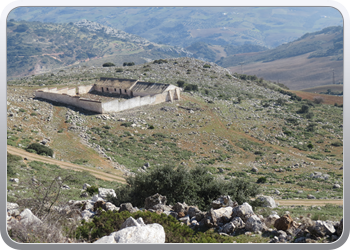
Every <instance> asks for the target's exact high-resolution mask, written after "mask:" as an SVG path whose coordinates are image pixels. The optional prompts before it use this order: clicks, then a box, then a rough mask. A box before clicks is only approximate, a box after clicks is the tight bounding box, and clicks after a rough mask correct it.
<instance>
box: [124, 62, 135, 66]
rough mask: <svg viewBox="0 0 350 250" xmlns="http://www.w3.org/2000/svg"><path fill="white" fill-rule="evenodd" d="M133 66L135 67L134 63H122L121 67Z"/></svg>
mask: <svg viewBox="0 0 350 250" xmlns="http://www.w3.org/2000/svg"><path fill="white" fill-rule="evenodd" d="M133 65H135V63H134V62H124V63H123V66H133Z"/></svg>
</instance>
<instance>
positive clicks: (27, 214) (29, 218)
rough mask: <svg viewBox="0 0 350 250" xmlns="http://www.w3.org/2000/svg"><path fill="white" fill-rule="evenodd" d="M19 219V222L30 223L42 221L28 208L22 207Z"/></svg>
mask: <svg viewBox="0 0 350 250" xmlns="http://www.w3.org/2000/svg"><path fill="white" fill-rule="evenodd" d="M20 216H21V220H20V222H21V223H23V224H27V223H28V224H31V223H39V224H41V223H42V221H41V220H40V219H39V218H38V217H36V216H35V215H34V214H33V213H32V211H30V210H29V209H28V208H26V209H24V210H23V211H22V213H21V214H20Z"/></svg>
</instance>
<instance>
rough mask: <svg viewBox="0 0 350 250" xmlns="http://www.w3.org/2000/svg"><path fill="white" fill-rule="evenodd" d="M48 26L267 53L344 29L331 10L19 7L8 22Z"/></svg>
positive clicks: (307, 8) (312, 8) (333, 10)
mask: <svg viewBox="0 0 350 250" xmlns="http://www.w3.org/2000/svg"><path fill="white" fill-rule="evenodd" d="M10 19H15V20H26V21H41V22H51V23H68V22H77V21H80V20H82V19H88V20H90V21H94V22H97V23H100V24H103V25H106V26H109V27H111V28H115V29H119V30H123V31H125V32H128V33H130V34H134V35H138V36H140V37H144V38H145V39H147V40H149V41H152V42H155V43H162V44H168V45H173V46H180V47H184V48H185V47H188V46H190V45H191V44H193V43H195V42H203V43H206V44H208V45H209V44H210V45H220V46H226V45H233V46H242V45H244V44H253V45H260V46H265V47H268V48H274V47H277V46H279V45H281V44H283V43H285V42H291V41H293V40H295V39H297V38H299V37H301V36H302V35H303V34H305V33H307V32H315V31H317V30H321V29H323V28H325V27H328V26H337V25H343V18H342V15H341V14H340V12H339V11H337V10H336V9H335V8H331V7H19V8H16V9H14V10H13V11H11V13H10V14H9V17H8V20H10Z"/></svg>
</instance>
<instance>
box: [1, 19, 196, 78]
mask: <svg viewBox="0 0 350 250" xmlns="http://www.w3.org/2000/svg"><path fill="white" fill-rule="evenodd" d="M179 56H192V53H190V52H187V51H186V50H184V49H183V48H180V47H174V46H169V45H159V44H156V43H153V42H150V41H148V40H147V39H144V38H142V37H139V36H136V35H132V34H128V33H126V32H124V31H121V30H117V29H113V28H111V27H107V26H104V25H101V24H98V23H95V22H90V21H87V20H81V21H79V22H76V23H72V22H70V23H65V24H54V23H41V22H26V21H20V22H16V21H13V20H12V21H9V22H8V23H7V74H8V77H9V78H12V77H17V76H25V75H34V74H38V73H42V72H50V71H52V70H55V69H56V70H57V69H60V68H64V67H67V66H71V65H76V64H81V65H89V66H92V65H93V66H102V64H103V63H105V62H112V63H114V64H115V65H120V66H121V65H122V64H123V63H124V62H134V63H136V64H138V63H144V62H147V61H149V60H152V59H159V58H167V57H179Z"/></svg>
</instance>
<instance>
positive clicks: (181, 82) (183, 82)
mask: <svg viewBox="0 0 350 250" xmlns="http://www.w3.org/2000/svg"><path fill="white" fill-rule="evenodd" d="M176 83H177V86H179V87H180V88H182V87H183V86H184V85H185V81H182V80H178V81H177V82H176Z"/></svg>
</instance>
